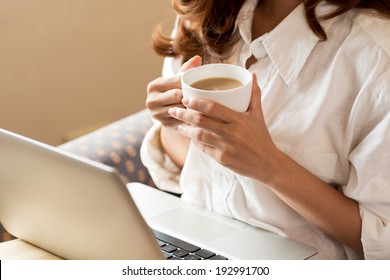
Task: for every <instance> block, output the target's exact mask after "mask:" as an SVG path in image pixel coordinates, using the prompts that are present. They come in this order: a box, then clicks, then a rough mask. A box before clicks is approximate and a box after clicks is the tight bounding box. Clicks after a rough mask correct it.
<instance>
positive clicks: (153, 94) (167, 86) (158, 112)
mask: <svg viewBox="0 0 390 280" xmlns="http://www.w3.org/2000/svg"><path fill="white" fill-rule="evenodd" d="M201 64H202V58H201V57H200V56H195V57H193V58H191V59H190V60H188V61H187V62H186V63H184V64H183V66H182V68H181V69H180V71H179V74H180V73H181V72H185V71H187V70H188V69H190V68H192V67H196V66H200V65H201ZM147 93H148V97H147V99H146V107H147V108H148V109H149V111H150V112H151V114H152V117H153V118H154V119H155V120H157V121H159V122H160V123H161V125H162V127H161V134H160V140H161V141H160V142H161V146H162V149H163V150H164V152H165V153H166V154H167V155H168V156H169V157H170V158H171V160H172V161H173V162H174V163H175V164H176V165H177V166H178V167H182V166H183V164H184V161H185V158H186V156H187V151H188V146H189V139H188V138H187V137H186V136H183V135H182V134H180V133H178V130H177V126H178V125H179V124H181V123H182V121H180V120H177V119H175V118H172V117H171V115H170V114H169V113H168V110H169V109H170V108H184V106H183V104H182V102H181V100H182V98H183V95H182V91H181V81H180V75H177V76H176V77H171V78H158V79H156V80H154V81H152V82H151V83H149V85H148V88H147Z"/></svg>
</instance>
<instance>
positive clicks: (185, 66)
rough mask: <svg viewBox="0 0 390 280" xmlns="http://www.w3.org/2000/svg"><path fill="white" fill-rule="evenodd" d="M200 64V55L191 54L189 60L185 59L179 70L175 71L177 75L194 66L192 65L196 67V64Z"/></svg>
mask: <svg viewBox="0 0 390 280" xmlns="http://www.w3.org/2000/svg"><path fill="white" fill-rule="evenodd" d="M200 65H202V57H200V56H199V55H195V56H193V57H192V58H190V59H189V60H187V61H186V62H185V63H184V64H183V65H182V66H181V68H180V70H179V72H178V73H177V75H179V76H180V75H181V74H183V73H184V72H185V71H187V70H189V69H191V68H194V67H197V66H200Z"/></svg>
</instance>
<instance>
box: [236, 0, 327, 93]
mask: <svg viewBox="0 0 390 280" xmlns="http://www.w3.org/2000/svg"><path fill="white" fill-rule="evenodd" d="M257 2H258V0H247V1H246V2H245V3H244V5H243V7H242V8H241V10H240V13H239V15H238V17H237V23H236V27H237V28H238V29H239V32H240V34H241V36H242V39H243V40H244V42H245V43H246V44H248V45H250V44H251V43H252V35H251V30H252V21H253V12H254V10H255V9H256V6H257ZM333 8H334V6H333V5H330V4H319V5H318V7H317V10H316V12H317V15H319V16H320V15H324V14H327V13H329V12H330V11H331V10H332V9H333ZM333 21H334V18H332V19H329V20H326V21H321V25H322V27H323V28H324V30H325V32H326V30H327V29H328V28H329V27H330V26H331V25H332V23H333ZM255 41H256V42H257V41H260V42H261V43H262V44H263V45H264V48H265V51H266V52H267V54H268V56H269V57H270V59H271V61H272V63H273V65H274V66H275V68H276V70H277V71H278V72H279V74H280V75H281V76H282V78H283V80H284V81H285V82H286V84H287V85H288V86H289V85H291V83H292V82H294V81H295V79H296V78H297V77H298V75H299V73H300V72H301V70H302V68H303V66H304V65H305V63H306V60H307V59H308V57H309V55H310V53H311V52H312V50H313V48H314V47H315V45H316V44H317V43H318V42H319V38H318V37H317V35H315V34H314V33H313V31H312V30H311V29H310V27H309V25H308V24H307V21H306V17H305V11H304V5H303V4H300V5H299V6H298V7H297V8H295V9H294V10H293V11H292V12H291V13H290V14H289V15H288V16H287V17H286V18H285V19H284V20H283V21H282V22H281V23H279V24H278V25H277V26H276V27H275V28H274V29H273V30H272V31H270V32H269V33H267V34H264V35H263V36H261V37H260V38H257V39H256V40H255Z"/></svg>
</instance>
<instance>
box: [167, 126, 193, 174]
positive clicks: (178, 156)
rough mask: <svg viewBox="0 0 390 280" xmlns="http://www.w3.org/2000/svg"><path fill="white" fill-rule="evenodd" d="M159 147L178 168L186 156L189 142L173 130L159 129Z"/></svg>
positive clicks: (181, 165)
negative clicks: (160, 146)
mask: <svg viewBox="0 0 390 280" xmlns="http://www.w3.org/2000/svg"><path fill="white" fill-rule="evenodd" d="M160 140H161V145H162V147H163V149H164V152H165V153H166V154H167V155H168V156H169V157H170V158H171V160H172V161H173V163H175V164H176V165H177V166H178V167H180V168H181V167H183V165H184V161H185V159H186V156H187V152H188V147H189V144H190V140H189V138H188V137H186V136H184V135H182V134H180V133H179V132H178V131H176V130H174V129H168V128H165V127H162V128H161V135H160Z"/></svg>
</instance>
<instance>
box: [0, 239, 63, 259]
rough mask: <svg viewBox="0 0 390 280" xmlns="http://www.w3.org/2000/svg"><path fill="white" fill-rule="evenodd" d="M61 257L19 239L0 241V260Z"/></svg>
mask: <svg viewBox="0 0 390 280" xmlns="http://www.w3.org/2000/svg"><path fill="white" fill-rule="evenodd" d="M60 259H61V258H59V257H57V256H55V255H53V254H51V253H49V252H47V251H45V250H42V249H40V248H38V247H35V246H34V245H31V244H29V243H27V242H25V241H23V240H21V239H15V240H11V241H6V242H1V243H0V260H60Z"/></svg>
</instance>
